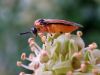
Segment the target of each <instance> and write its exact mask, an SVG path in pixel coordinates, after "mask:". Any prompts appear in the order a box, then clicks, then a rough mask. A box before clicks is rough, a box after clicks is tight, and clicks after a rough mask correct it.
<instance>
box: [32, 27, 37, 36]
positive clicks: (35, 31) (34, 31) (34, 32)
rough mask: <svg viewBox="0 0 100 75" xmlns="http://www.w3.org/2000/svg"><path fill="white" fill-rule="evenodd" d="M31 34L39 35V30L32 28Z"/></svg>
mask: <svg viewBox="0 0 100 75" xmlns="http://www.w3.org/2000/svg"><path fill="white" fill-rule="evenodd" d="M31 32H32V33H33V34H35V35H37V29H36V28H35V27H32V28H31Z"/></svg>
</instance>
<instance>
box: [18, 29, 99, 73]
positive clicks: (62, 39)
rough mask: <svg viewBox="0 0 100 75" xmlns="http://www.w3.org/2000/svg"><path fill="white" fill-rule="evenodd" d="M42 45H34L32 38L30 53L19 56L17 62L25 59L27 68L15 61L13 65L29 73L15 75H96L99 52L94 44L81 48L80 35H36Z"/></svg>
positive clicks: (29, 41)
mask: <svg viewBox="0 0 100 75" xmlns="http://www.w3.org/2000/svg"><path fill="white" fill-rule="evenodd" d="M38 35H39V37H40V38H41V40H42V42H43V45H42V48H40V47H39V46H38V44H37V43H36V42H35V40H34V38H29V39H28V43H29V47H30V50H31V51H32V53H31V54H30V55H29V57H27V56H26V54H25V53H22V55H21V59H22V60H28V61H30V63H29V64H28V66H26V65H24V64H23V63H22V62H21V61H17V66H19V67H24V68H26V69H29V70H32V71H33V72H34V73H33V74H26V73H25V72H20V74H19V75H100V50H99V49H97V44H96V43H95V42H93V43H91V44H90V45H88V46H87V47H85V43H84V41H83V39H82V38H81V36H82V32H81V31H78V32H77V34H76V35H75V34H71V33H62V34H61V33H47V34H46V35H44V34H43V33H38Z"/></svg>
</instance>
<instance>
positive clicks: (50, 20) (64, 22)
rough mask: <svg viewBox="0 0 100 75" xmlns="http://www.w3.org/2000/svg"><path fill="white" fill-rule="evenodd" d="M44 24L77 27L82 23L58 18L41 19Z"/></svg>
mask: <svg viewBox="0 0 100 75" xmlns="http://www.w3.org/2000/svg"><path fill="white" fill-rule="evenodd" d="M43 20H44V22H45V23H46V24H48V25H49V24H63V25H67V26H78V27H83V26H82V25H80V24H78V23H75V22H70V21H66V20H60V19H43Z"/></svg>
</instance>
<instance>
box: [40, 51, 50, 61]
mask: <svg viewBox="0 0 100 75" xmlns="http://www.w3.org/2000/svg"><path fill="white" fill-rule="evenodd" d="M48 60H49V55H48V52H47V51H45V50H43V51H41V53H40V62H41V63H46V62H48Z"/></svg>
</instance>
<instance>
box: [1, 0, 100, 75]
mask: <svg viewBox="0 0 100 75" xmlns="http://www.w3.org/2000/svg"><path fill="white" fill-rule="evenodd" d="M39 18H50V19H51V18H55V19H65V20H69V21H73V22H77V23H80V24H82V25H83V26H84V28H83V29H82V31H83V34H84V35H83V39H84V41H85V43H86V46H87V45H88V44H90V43H92V42H96V43H97V44H98V46H99V48H100V0H0V75H18V73H19V71H20V68H19V67H17V66H16V61H17V60H20V55H21V53H22V52H26V53H27V54H28V53H29V47H28V43H27V39H28V38H29V37H31V36H32V35H31V34H29V35H24V36H19V35H18V33H20V32H24V31H28V30H29V29H30V28H31V27H32V24H33V22H34V21H35V20H36V19H39ZM36 40H37V42H38V44H39V45H41V43H40V41H38V39H36Z"/></svg>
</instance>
